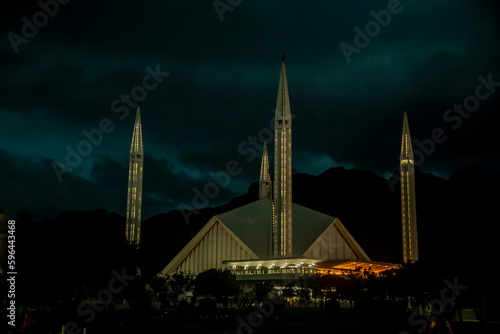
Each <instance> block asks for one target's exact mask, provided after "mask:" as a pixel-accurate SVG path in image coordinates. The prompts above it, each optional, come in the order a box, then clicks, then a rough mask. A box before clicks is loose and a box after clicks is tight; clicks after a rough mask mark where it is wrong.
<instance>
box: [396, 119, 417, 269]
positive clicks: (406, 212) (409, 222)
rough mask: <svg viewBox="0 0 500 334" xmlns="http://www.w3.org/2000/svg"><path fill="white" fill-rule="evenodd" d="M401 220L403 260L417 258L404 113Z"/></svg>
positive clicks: (412, 178)
mask: <svg viewBox="0 0 500 334" xmlns="http://www.w3.org/2000/svg"><path fill="white" fill-rule="evenodd" d="M399 172H400V176H401V221H402V227H403V231H402V232H403V234H402V237H403V261H404V262H405V263H406V262H408V261H417V260H418V240H417V212H416V203H415V175H414V174H415V162H414V160H413V149H412V145H411V137H410V128H409V126H408V117H407V115H406V112H405V113H404V120H403V135H402V139H401V156H400V169H399Z"/></svg>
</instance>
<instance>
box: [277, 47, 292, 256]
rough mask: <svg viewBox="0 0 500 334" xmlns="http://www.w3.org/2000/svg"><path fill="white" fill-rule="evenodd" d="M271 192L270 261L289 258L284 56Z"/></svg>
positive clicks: (289, 164)
mask: <svg viewBox="0 0 500 334" xmlns="http://www.w3.org/2000/svg"><path fill="white" fill-rule="evenodd" d="M273 188H274V221H273V223H274V226H275V227H276V233H275V234H274V238H273V243H274V257H292V116H291V113H290V99H289V97H288V85H287V82H286V70H285V56H284V55H283V59H282V62H281V75H280V83H279V89H278V100H277V102H276V119H275V133H274V182H273Z"/></svg>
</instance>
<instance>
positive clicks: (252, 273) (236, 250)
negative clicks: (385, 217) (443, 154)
mask: <svg viewBox="0 0 500 334" xmlns="http://www.w3.org/2000/svg"><path fill="white" fill-rule="evenodd" d="M142 155H143V151H142V132H141V124H140V109H139V108H138V110H137V117H136V122H135V125H134V135H133V140H132V147H131V153H130V170H129V188H128V201H127V218H126V222H127V223H126V226H127V231H126V237H127V241H128V242H129V243H131V244H135V245H136V246H137V247H138V246H139V242H140V225H141V217H140V212H141V198H142ZM274 157H275V159H274V180H273V181H272V180H271V176H270V171H269V168H270V166H269V159H268V154H267V144H266V143H264V148H263V155H262V162H261V170H260V179H259V198H258V199H256V200H255V201H254V202H251V203H249V204H246V205H243V206H241V207H239V208H236V209H233V210H230V211H227V212H224V213H221V214H218V215H215V216H214V217H212V218H211V219H210V220H209V221H208V222H207V223H206V224H205V225H204V226H203V227H202V228H201V230H200V231H199V232H198V233H197V234H196V235H195V236H194V237H193V238H192V239H191V240H190V241H189V242H188V243H187V244H186V245H185V247H184V248H183V249H182V250H181V251H180V252H179V253H178V254H177V255H176V256H175V257H174V258H173V259H172V260H171V261H170V262H169V263H168V264H167V265H166V267H165V268H164V269H163V270H162V271H161V273H160V274H162V275H172V274H174V273H180V272H183V273H185V274H189V275H197V274H199V273H201V272H203V271H205V270H208V269H212V268H215V269H229V270H231V271H232V272H233V273H234V274H236V275H237V280H238V281H246V282H251V281H261V280H283V279H287V278H291V277H295V276H297V274H309V273H330V274H342V273H345V272H346V271H351V270H357V269H361V270H369V271H371V272H373V273H375V274H379V273H381V272H383V271H386V270H389V269H393V268H397V267H399V265H397V264H392V263H383V262H376V261H372V260H371V259H370V257H369V256H368V255H367V254H366V253H365V251H364V250H363V249H362V248H361V246H360V245H359V244H358V243H357V242H356V240H355V239H354V238H353V237H352V235H351V234H350V233H349V231H348V230H347V228H346V227H345V226H344V225H343V224H342V222H341V221H340V220H339V219H338V218H335V217H331V216H329V215H326V214H323V213H321V212H318V211H315V210H312V209H309V208H306V207H304V206H301V205H298V204H296V203H293V202H292V117H291V112H290V101H289V95H288V85H287V79H286V70H285V60H284V56H283V59H282V63H281V74H280V79H279V88H278V98H277V102H276V116H275V139H274ZM400 172H401V173H400V174H401V201H402V239H403V260H404V262H408V261H416V260H417V259H418V248H417V230H416V227H417V225H416V224H417V223H416V215H415V210H416V209H415V181H414V161H413V151H412V146H411V140H410V132H409V127H408V119H407V116H406V112H405V114H404V120H403V136H402V145H401V157H400Z"/></svg>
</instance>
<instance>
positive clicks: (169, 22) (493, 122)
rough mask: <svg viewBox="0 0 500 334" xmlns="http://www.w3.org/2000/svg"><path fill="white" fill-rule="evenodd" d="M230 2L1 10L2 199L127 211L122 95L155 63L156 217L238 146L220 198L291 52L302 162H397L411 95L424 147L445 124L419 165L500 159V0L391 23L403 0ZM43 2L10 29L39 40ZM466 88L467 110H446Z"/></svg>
mask: <svg viewBox="0 0 500 334" xmlns="http://www.w3.org/2000/svg"><path fill="white" fill-rule="evenodd" d="M61 1H62V0H61ZM49 2H50V1H49ZM221 2H223V3H227V1H226V0H222V1H221ZM231 2H232V3H233V4H237V5H236V6H231V9H232V10H231V11H229V10H228V11H226V12H224V13H223V14H222V17H223V20H221V19H220V17H219V15H218V13H217V11H216V9H215V8H214V5H213V1H211V0H209V1H159V0H150V1H137V0H128V1H124V0H120V1H118V0H108V1H95V0H92V1H90V0H89V1H78V0H73V1H70V2H69V3H67V4H65V5H59V9H58V11H57V13H56V14H55V15H53V17H48V16H47V18H48V19H47V20H46V22H44V16H43V14H40V13H38V12H39V11H40V10H41V7H40V5H39V4H37V1H27V0H23V1H15V4H10V6H11V7H10V8H6V7H5V8H4V7H3V8H2V13H1V21H0V22H1V35H2V37H1V39H0V73H1V79H2V80H1V81H0V161H1V163H0V171H1V173H0V209H3V210H4V211H5V213H15V212H17V211H18V210H21V209H27V210H30V211H32V212H33V213H34V214H35V216H36V217H38V218H39V217H41V216H42V215H49V216H51V217H54V216H55V215H57V214H58V213H59V212H61V211H64V210H69V209H76V210H90V209H97V208H106V209H107V210H110V211H115V212H118V213H120V214H122V215H124V213H125V209H126V191H127V173H128V153H129V150H130V142H131V135H132V127H133V122H134V118H135V109H134V108H129V107H128V106H126V103H124V102H121V101H118V102H119V104H116V105H115V109H114V110H115V111H116V107H122V110H127V111H129V115H128V117H123V112H119V113H115V112H113V107H112V104H113V101H115V100H116V99H120V96H122V94H131V92H133V91H135V92H139V89H135V90H134V88H136V87H137V86H142V85H143V78H144V77H145V76H146V75H147V74H148V71H147V70H146V67H148V66H149V67H150V68H152V69H155V68H158V69H159V70H160V71H161V72H168V73H169V75H168V76H166V77H162V80H163V82H161V83H160V84H159V85H158V86H157V87H156V88H154V89H151V90H149V91H147V96H146V98H145V99H144V100H143V101H142V102H141V111H142V125H143V139H144V145H145V163H144V169H145V174H144V189H143V191H144V195H143V218H148V217H150V216H152V215H154V214H157V213H160V212H166V211H168V210H170V209H175V208H177V207H178V205H179V204H181V203H184V204H186V205H188V206H193V196H194V192H193V188H196V189H199V190H201V191H203V187H204V186H205V185H206V184H207V182H209V181H210V180H211V178H210V176H209V174H210V172H212V173H217V172H219V171H221V170H225V169H226V164H227V163H228V162H229V161H232V160H236V161H237V162H238V163H239V166H240V168H241V173H240V174H239V175H237V176H235V177H231V180H230V183H229V185H228V186H227V187H226V188H225V189H224V190H223V191H221V192H220V194H219V195H217V196H215V197H214V198H212V199H210V203H209V205H210V206H213V205H217V204H221V203H224V202H226V201H228V200H229V199H231V198H233V197H235V196H237V195H240V194H242V193H244V192H246V190H247V188H248V186H249V184H250V183H251V182H254V181H257V179H258V175H259V165H260V158H259V157H260V154H261V152H260V151H258V150H257V151H256V152H257V158H255V159H250V158H251V155H250V153H248V152H247V151H246V150H247V149H248V147H250V146H249V143H248V136H258V135H259V133H260V134H261V135H266V134H268V133H269V131H266V128H269V122H270V121H271V119H272V117H273V115H274V114H273V109H274V108H275V106H276V95H277V90H278V79H279V71H280V60H281V53H282V52H285V54H286V68H287V76H288V86H289V92H290V102H291V109H292V113H293V114H294V117H295V118H294V120H293V166H294V170H295V171H296V172H304V173H311V174H315V175H317V174H319V173H321V172H322V171H324V170H325V169H327V168H329V167H332V166H344V167H346V168H356V169H365V170H369V171H372V172H374V173H377V174H379V175H384V173H386V172H387V171H393V170H395V169H396V168H397V166H398V160H397V159H398V153H399V148H400V141H401V127H402V120H403V108H404V106H405V105H406V107H407V111H408V117H409V121H410V129H411V134H412V139H413V141H414V149H417V148H418V147H417V146H416V144H415V140H419V141H421V142H425V141H426V140H427V141H428V140H429V138H431V133H432V132H433V131H435V129H437V128H441V129H443V131H444V132H445V133H446V139H445V140H444V142H442V143H438V144H436V149H435V151H434V152H431V154H427V155H425V157H424V159H422V161H421V162H420V163H419V167H420V169H421V170H422V171H425V172H432V173H434V174H436V175H439V176H443V177H448V176H449V175H450V174H451V173H452V172H453V171H455V170H457V169H459V168H461V167H464V166H468V165H479V166H486V167H493V168H496V169H500V155H499V153H500V152H499V147H500V142H499V139H498V136H497V135H496V132H497V129H498V122H499V120H500V116H499V113H498V112H499V106H500V63H499V60H500V43H499V42H500V39H499V36H500V24H499V23H498V17H500V5H499V4H497V2H496V1H447V0H443V1H423V0H421V1H409V0H402V1H401V2H400V5H399V6H395V7H394V8H392V7H391V8H392V9H393V10H394V13H393V14H392V15H391V17H390V22H389V23H388V24H384V25H385V27H381V28H380V31H375V29H377V25H376V24H373V23H372V24H370V21H374V16H373V15H372V14H370V12H371V11H375V12H379V11H381V10H386V9H387V8H388V4H389V6H391V5H392V2H393V1H317V2H316V1H315V2H309V3H307V2H305V1H284V0H279V1H278V0H276V1H249V0H244V1H239V0H232V1H231ZM238 3H239V4H238ZM396 12H397V13H396ZM37 13H38V14H37ZM34 16H35V19H36V20H38V21H37V22H38V23H39V25H40V27H39V28H38V32H36V34H35V33H33V31H29V29H27V28H24V30H25V31H24V32H25V33H28V34H29V33H31V34H32V35H33V36H31V37H29V38H26V39H24V40H23V41H24V42H26V43H20V44H17V45H14V47H13V43H11V41H10V40H12V39H13V37H12V36H14V35H13V34H17V36H18V37H16V38H18V39H17V41H19V40H20V39H21V38H24V37H23V25H25V22H24V21H23V20H22V18H23V17H26V19H27V21H29V22H33V18H34ZM385 18H386V19H387V17H385ZM367 23H368V27H369V28H371V29H374V30H371V32H370V34H371V35H372V36H373V37H372V38H370V41H369V43H366V42H367V41H362V40H361V39H358V40H357V42H358V46H360V47H359V48H358V50H357V52H358V53H353V54H351V59H350V62H348V61H347V60H346V57H345V56H344V54H343V52H342V50H341V48H340V46H339V45H340V44H341V43H342V42H344V43H348V44H350V45H352V46H355V35H356V32H355V30H354V28H355V27H359V28H360V29H361V30H363V31H364V30H365V27H366V25H367ZM378 27H380V26H378ZM9 36H10V40H9ZM362 42H365V44H367V45H359V43H362ZM14 44H15V43H14ZM15 48H17V51H18V52H17V53H16V52H15V51H14V49H15ZM480 76H481V77H482V78H483V79H484V80H485V81H488V80H490V82H491V81H493V83H491V84H490V91H488V89H487V88H486V87H484V85H483V87H479V88H478V85H479V84H481V81H480V79H478V78H479V77H480ZM488 78H489V79H488ZM497 82H498V84H496V83H497ZM150 83H151V84H152V83H153V81H150ZM478 94H479V95H478ZM476 96H481V97H482V98H481V99H480V100H479V99H478V98H477V97H476ZM464 100H465V103H469V105H470V106H469V107H468V108H469V109H472V111H471V112H470V113H469V112H467V111H466V110H465V109H464V112H462V116H460V114H459V113H455V112H453V111H451V112H449V113H447V109H450V108H452V109H453V105H454V104H462V103H464ZM477 101H479V105H474V103H475V102H477ZM125 106H126V107H125ZM120 116H122V117H121V118H123V119H121V118H120ZM106 118H108V119H110V120H111V122H112V127H113V131H111V132H110V133H107V134H104V135H103V138H102V142H101V143H100V144H99V145H92V152H91V153H90V154H88V155H87V156H85V157H82V161H81V163H78V164H76V165H75V166H74V168H73V171H72V172H67V173H65V174H64V175H62V182H59V180H58V178H57V176H56V174H55V172H54V170H53V167H52V165H53V162H54V161H57V162H58V163H60V164H62V165H67V161H66V155H67V147H71V148H73V149H76V148H77V145H78V144H79V143H80V142H82V141H83V140H85V139H86V138H85V136H84V135H83V133H82V131H83V130H87V131H91V130H92V129H95V128H98V127H99V123H100V122H101V121H102V120H103V119H106ZM440 139H442V137H441V138H440ZM257 143H258V144H262V141H261V140H260V139H259V138H258V139H257ZM270 144H271V145H270V155H271V159H272V154H273V150H272V143H270ZM240 145H242V146H241V147H240V150H238V147H239V146H240ZM242 149H243V152H247V153H243V154H242V153H241V151H242ZM239 151H240V152H239ZM247 160H251V161H247ZM479 177H483V176H481V175H478V178H479Z"/></svg>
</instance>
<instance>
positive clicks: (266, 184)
mask: <svg viewBox="0 0 500 334" xmlns="http://www.w3.org/2000/svg"><path fill="white" fill-rule="evenodd" d="M271 187H272V186H271V175H270V174H269V157H268V156H267V143H266V142H264V148H263V149H262V163H261V165H260V179H259V199H262V198H266V197H267V198H269V199H270V198H271V196H270V195H271Z"/></svg>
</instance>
